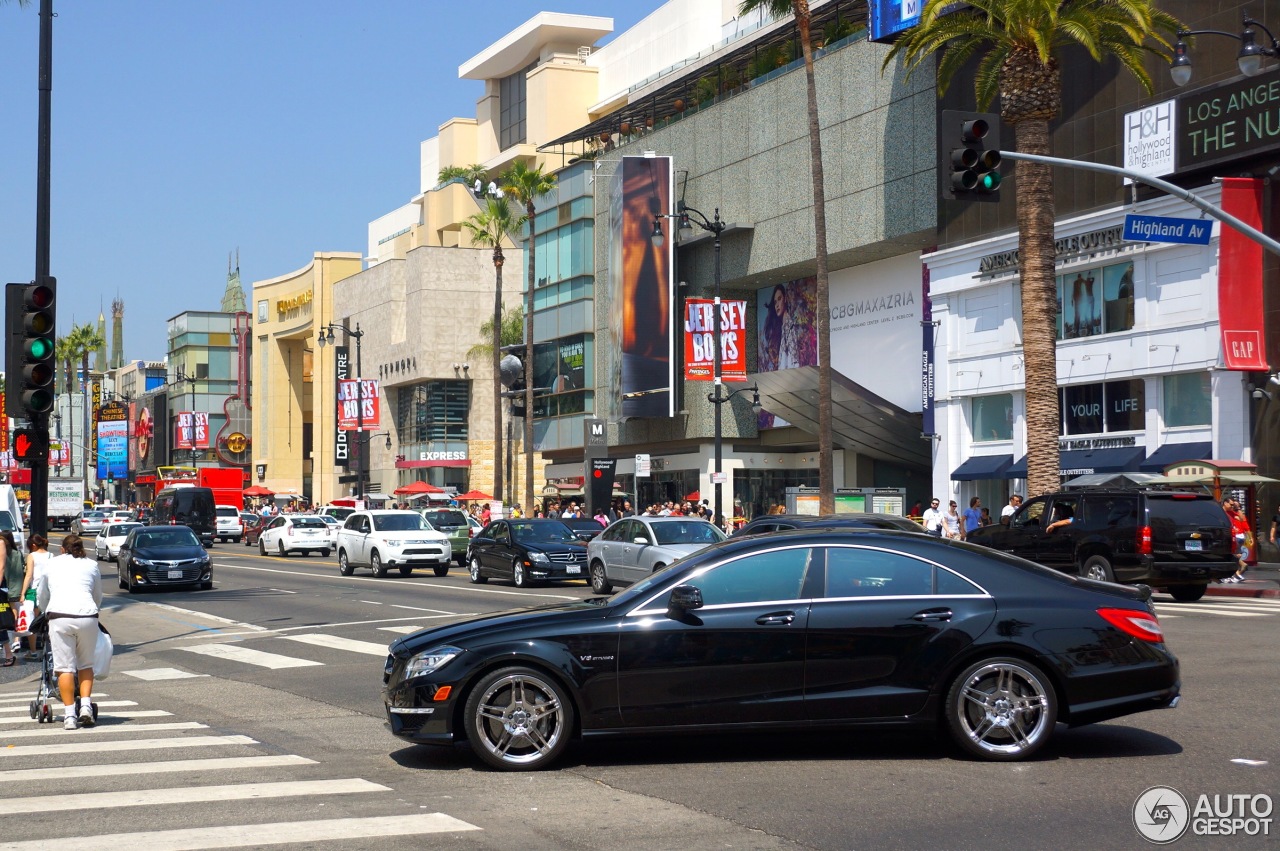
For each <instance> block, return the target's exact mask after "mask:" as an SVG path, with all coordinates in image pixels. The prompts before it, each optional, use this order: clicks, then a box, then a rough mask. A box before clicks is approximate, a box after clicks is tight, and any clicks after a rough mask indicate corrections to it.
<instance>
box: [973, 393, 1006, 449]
mask: <svg viewBox="0 0 1280 851" xmlns="http://www.w3.org/2000/svg"><path fill="white" fill-rule="evenodd" d="M970 404H971V405H972V409H973V442H974V443H989V442H991V441H996V440H1013V394H1011V393H998V394H996V395H994V396H975V397H973V399H972V400H971V402H970Z"/></svg>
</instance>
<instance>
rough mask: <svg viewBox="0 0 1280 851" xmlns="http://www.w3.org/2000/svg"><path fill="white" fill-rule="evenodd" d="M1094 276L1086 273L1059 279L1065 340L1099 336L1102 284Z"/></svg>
mask: <svg viewBox="0 0 1280 851" xmlns="http://www.w3.org/2000/svg"><path fill="white" fill-rule="evenodd" d="M1096 272H1097V270H1096V269H1086V270H1084V271H1081V272H1075V273H1072V274H1067V275H1062V276H1061V277H1059V278H1058V287H1059V289H1058V292H1059V297H1060V298H1061V300H1062V338H1063V339H1064V340H1073V339H1075V338H1077V337H1092V336H1093V335H1094V334H1101V333H1102V283H1101V282H1100V281H1098V279H1097V278H1096V277H1095V275H1096Z"/></svg>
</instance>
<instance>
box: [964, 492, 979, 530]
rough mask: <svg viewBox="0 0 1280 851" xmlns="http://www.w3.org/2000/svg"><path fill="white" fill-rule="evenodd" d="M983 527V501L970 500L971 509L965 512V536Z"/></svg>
mask: <svg viewBox="0 0 1280 851" xmlns="http://www.w3.org/2000/svg"><path fill="white" fill-rule="evenodd" d="M981 525H982V500H980V499H978V497H976V496H975V497H973V498H972V499H970V500H969V507H968V508H966V509H965V510H964V534H965V536H966V537H967V536H968V535H969V533H970V532H972V531H973V530H974V529H977V528H978V527H979V526H981Z"/></svg>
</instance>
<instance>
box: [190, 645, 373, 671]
mask: <svg viewBox="0 0 1280 851" xmlns="http://www.w3.org/2000/svg"><path fill="white" fill-rule="evenodd" d="M181 649H182V650H185V651H187V652H188V653H199V654H201V655H203V656H212V657H213V658H215V659H226V660H228V661H231V662H243V663H244V664H246V665H256V666H258V667H259V668H270V669H272V670H279V669H281V668H307V667H311V666H312V665H323V664H324V662H313V661H311V660H310V659H298V658H295V657H293V656H281V655H280V654H279V653H264V652H263V651H261V650H250V649H249V648H248V647H236V646H235V645H232V644H198V645H193V646H191V647H183V648H181ZM385 654H386V651H385V650H383V651H382V654H381V655H385Z"/></svg>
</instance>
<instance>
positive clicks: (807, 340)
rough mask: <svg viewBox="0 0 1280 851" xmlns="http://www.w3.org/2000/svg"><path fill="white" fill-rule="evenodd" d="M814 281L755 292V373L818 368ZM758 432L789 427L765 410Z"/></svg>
mask: <svg viewBox="0 0 1280 851" xmlns="http://www.w3.org/2000/svg"><path fill="white" fill-rule="evenodd" d="M817 303H818V291H817V279H816V278H812V277H810V278H799V279H797V280H794V281H787V282H786V283H782V284H775V285H774V286H771V287H763V288H762V289H758V290H756V371H757V372H773V371H775V370H779V369H793V368H794V367H798V366H817V364H818V321H817V318H818V312H817ZM756 424H757V425H758V426H759V427H760V428H781V427H782V426H785V425H790V423H788V422H787V421H786V420H783V419H779V418H778V417H776V416H775V415H773V414H772V413H770V412H769V411H767V410H762V411H760V413H759V414H757V415H756Z"/></svg>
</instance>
